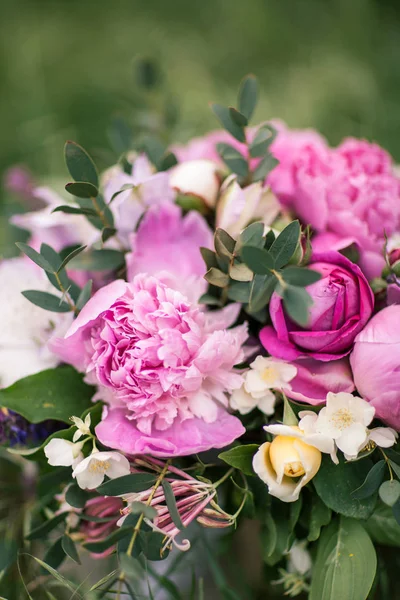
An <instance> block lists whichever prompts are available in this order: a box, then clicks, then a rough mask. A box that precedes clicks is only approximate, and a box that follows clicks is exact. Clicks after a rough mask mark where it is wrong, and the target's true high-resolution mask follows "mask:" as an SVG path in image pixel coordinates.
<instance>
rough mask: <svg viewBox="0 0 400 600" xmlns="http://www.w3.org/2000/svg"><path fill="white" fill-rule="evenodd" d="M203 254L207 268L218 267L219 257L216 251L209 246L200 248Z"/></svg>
mask: <svg viewBox="0 0 400 600" xmlns="http://www.w3.org/2000/svg"><path fill="white" fill-rule="evenodd" d="M200 253H201V256H202V258H203V260H204V262H205V263H206V267H207V270H208V269H211V267H218V263H217V257H216V255H215V252H213V251H212V250H210V249H209V248H203V247H201V248H200Z"/></svg>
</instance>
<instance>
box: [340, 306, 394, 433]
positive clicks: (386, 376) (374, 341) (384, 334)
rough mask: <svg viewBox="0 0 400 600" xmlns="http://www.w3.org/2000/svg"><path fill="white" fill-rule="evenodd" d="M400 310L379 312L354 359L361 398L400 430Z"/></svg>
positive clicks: (362, 335)
mask: <svg viewBox="0 0 400 600" xmlns="http://www.w3.org/2000/svg"><path fill="white" fill-rule="evenodd" d="M399 323H400V306H398V305H393V306H388V307H386V308H384V309H383V310H381V311H380V312H378V313H377V314H376V315H375V316H374V317H373V318H372V319H371V321H370V322H369V323H368V324H367V325H366V327H365V328H364V329H363V331H361V333H359V335H358V336H357V338H356V342H355V345H354V350H353V352H352V353H351V356H350V363H351V367H352V369H353V375H354V382H355V384H356V388H357V390H358V392H359V394H360V395H361V396H362V397H363V398H364V399H365V400H368V402H370V403H371V404H372V405H373V406H374V407H375V409H376V416H377V417H378V418H380V419H382V420H383V421H385V422H386V423H387V424H388V425H391V426H392V427H394V428H395V429H396V430H400V368H399V363H400V361H399V353H400V329H399V326H398V325H399Z"/></svg>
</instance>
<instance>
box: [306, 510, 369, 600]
mask: <svg viewBox="0 0 400 600" xmlns="http://www.w3.org/2000/svg"><path fill="white" fill-rule="evenodd" d="M376 567H377V559H376V553H375V549H374V546H373V544H372V542H371V539H370V537H369V535H368V533H367V532H366V531H365V529H364V528H363V526H362V525H361V524H360V523H359V522H358V521H356V520H354V519H349V518H346V517H341V518H340V521H335V522H332V523H331V525H329V527H327V528H326V529H324V531H323V532H322V535H321V537H320V540H319V543H318V552H317V558H316V561H315V564H314V565H313V576H312V582H311V590H310V597H309V600H339V598H340V600H366V598H367V597H368V594H369V591H370V589H371V587H372V583H373V581H374V577H375V572H376Z"/></svg>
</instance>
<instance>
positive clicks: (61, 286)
mask: <svg viewBox="0 0 400 600" xmlns="http://www.w3.org/2000/svg"><path fill="white" fill-rule="evenodd" d="M53 275H54V277H55V278H56V281H57V284H58V287H59V288H60V291H61V292H62V293H63V296H64V297H65V299H66V300H67V302H68V304H69V306H70V308H71V310H72V311H73V312H74V313H75V315H77V314H78V313H79V309H78V307H77V306H76V305H75V303H74V302H73V300H72V298H71V297H70V295H69V294H68V290H66V289H65V288H64V286H63V284H62V283H61V279H60V277H59V275H58V273H56V272H54V273H53Z"/></svg>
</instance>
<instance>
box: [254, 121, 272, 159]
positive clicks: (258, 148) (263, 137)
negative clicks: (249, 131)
mask: <svg viewBox="0 0 400 600" xmlns="http://www.w3.org/2000/svg"><path fill="white" fill-rule="evenodd" d="M276 134H277V132H276V130H275V129H274V128H273V127H271V125H262V126H261V127H260V128H259V129H258V131H257V133H256V135H255V137H254V140H253V141H252V142H251V144H250V146H249V150H250V156H251V157H252V158H259V157H261V156H264V154H265V153H266V152H267V150H268V149H269V147H270V146H271V144H272V142H273V141H274V139H275V138H276Z"/></svg>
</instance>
